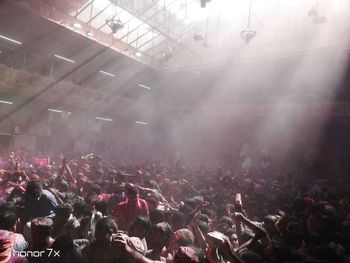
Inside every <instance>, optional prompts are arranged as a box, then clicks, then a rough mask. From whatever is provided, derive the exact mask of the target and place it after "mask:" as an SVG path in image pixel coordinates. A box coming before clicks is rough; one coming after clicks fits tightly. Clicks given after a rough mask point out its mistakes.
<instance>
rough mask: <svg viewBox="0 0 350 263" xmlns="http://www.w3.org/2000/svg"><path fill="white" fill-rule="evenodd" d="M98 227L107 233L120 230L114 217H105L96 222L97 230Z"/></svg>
mask: <svg viewBox="0 0 350 263" xmlns="http://www.w3.org/2000/svg"><path fill="white" fill-rule="evenodd" d="M97 229H99V230H101V231H103V232H105V233H113V232H115V231H117V230H118V225H117V223H116V222H115V221H114V220H113V219H112V218H110V217H104V218H101V219H100V220H99V221H98V222H97V223H96V230H97Z"/></svg>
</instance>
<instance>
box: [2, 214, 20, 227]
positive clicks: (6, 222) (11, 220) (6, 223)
mask: <svg viewBox="0 0 350 263" xmlns="http://www.w3.org/2000/svg"><path fill="white" fill-rule="evenodd" d="M16 220H17V217H16V214H15V213H13V212H11V211H3V212H2V213H1V214H0V229H4V230H11V228H12V227H13V226H14V225H15V224H16Z"/></svg>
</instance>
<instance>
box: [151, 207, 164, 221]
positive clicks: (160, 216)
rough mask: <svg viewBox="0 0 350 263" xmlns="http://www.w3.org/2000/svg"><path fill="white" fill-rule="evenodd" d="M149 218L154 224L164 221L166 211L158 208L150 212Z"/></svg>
mask: <svg viewBox="0 0 350 263" xmlns="http://www.w3.org/2000/svg"><path fill="white" fill-rule="evenodd" d="M149 219H150V220H151V223H152V225H155V224H158V223H160V222H163V221H164V219H165V216H164V212H163V211H162V210H158V209H156V210H154V211H152V212H150V213H149Z"/></svg>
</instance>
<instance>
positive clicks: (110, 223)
mask: <svg viewBox="0 0 350 263" xmlns="http://www.w3.org/2000/svg"><path fill="white" fill-rule="evenodd" d="M117 230H118V226H117V224H116V223H115V222H114V220H113V219H112V218H109V217H105V218H102V219H100V220H99V221H98V222H97V224H96V231H95V240H94V241H93V242H91V243H90V244H89V245H88V246H87V247H86V248H85V249H84V250H83V256H84V263H95V262H99V263H116V262H117V258H118V254H117V252H118V251H117V247H116V246H115V244H114V242H112V235H113V233H116V231H117Z"/></svg>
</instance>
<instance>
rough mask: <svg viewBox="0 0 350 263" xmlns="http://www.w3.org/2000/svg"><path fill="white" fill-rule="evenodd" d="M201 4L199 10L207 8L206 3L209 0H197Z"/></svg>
mask: <svg viewBox="0 0 350 263" xmlns="http://www.w3.org/2000/svg"><path fill="white" fill-rule="evenodd" d="M199 1H200V2H201V8H205V7H206V6H207V3H208V2H210V1H211V0H199Z"/></svg>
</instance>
